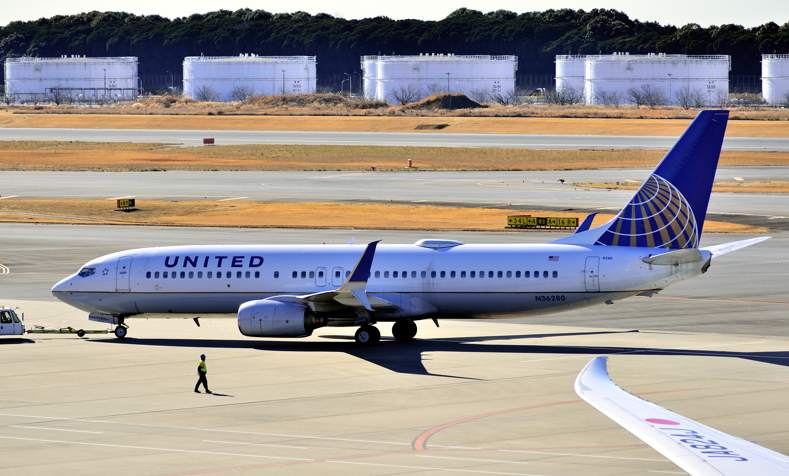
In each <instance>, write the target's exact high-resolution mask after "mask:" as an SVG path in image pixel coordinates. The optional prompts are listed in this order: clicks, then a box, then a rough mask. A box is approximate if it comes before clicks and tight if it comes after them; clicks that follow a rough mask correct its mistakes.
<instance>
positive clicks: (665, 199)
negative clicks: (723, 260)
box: [52, 110, 769, 345]
mask: <svg viewBox="0 0 789 476" xmlns="http://www.w3.org/2000/svg"><path fill="white" fill-rule="evenodd" d="M727 121H728V111H725V110H707V111H702V112H700V113H699V114H698V115H697V117H696V118H695V119H694V120H693V122H692V123H691V124H690V126H689V127H688V129H687V130H686V131H685V132H684V134H683V135H682V136H681V137H680V139H679V140H678V141H677V143H676V144H675V145H674V146H673V147H672V148H671V149H670V150H669V152H668V153H667V154H666V156H665V157H664V158H663V160H662V161H661V162H660V163H659V165H658V166H657V168H656V169H655V170H654V172H653V173H652V174H650V176H649V177H648V178H647V179H646V181H645V182H644V183H643V184H642V185H641V187H640V188H639V190H638V191H637V192H636V194H635V196H634V197H633V198H632V200H631V201H630V202H629V203H628V204H627V205H626V206H625V207H624V208H623V209H622V210H621V211H620V212H619V213H618V214H617V215H616V216H615V217H614V218H612V219H611V220H610V221H608V222H607V223H605V224H603V225H602V226H598V227H594V228H593V227H592V226H591V224H592V220H593V218H594V214H592V215H589V216H588V217H586V219H585V220H584V221H583V223H581V225H580V226H579V227H578V229H577V230H576V231H575V233H573V234H572V235H569V236H566V237H563V238H560V239H558V240H555V241H553V242H550V243H546V244H463V243H461V242H459V241H453V240H445V239H423V240H419V241H417V242H416V243H414V244H410V245H409V244H393V245H379V242H378V241H374V242H372V243H369V244H367V245H366V246H364V245H309V246H302V245H276V246H274V245H244V246H236V245H233V246H174V247H157V248H142V249H133V250H128V251H122V252H119V253H112V254H109V255H106V256H101V257H99V258H96V259H94V260H91V261H89V262H87V263H85V264H84V265H83V266H82V267H81V268H80V269H79V271H77V272H76V273H75V274H73V275H71V276H68V277H66V278H64V279H63V280H61V281H59V282H58V283H56V284H55V285H54V286H53V287H52V293H53V294H54V295H55V296H56V297H57V298H58V299H60V300H61V301H63V302H66V303H68V304H70V305H72V306H74V307H77V308H79V309H81V310H84V311H86V312H88V313H89V319H90V320H93V321H97V322H104V323H109V324H111V325H115V326H116V327H115V336H116V337H118V338H120V339H122V338H124V337H125V336H126V335H127V331H128V324H127V321H128V320H129V319H130V318H133V317H137V316H143V317H176V316H182V317H191V318H193V319H195V323H197V324H198V325H199V320H198V318H199V317H211V316H213V315H221V316H228V315H230V316H233V315H234V316H235V317H236V319H237V324H238V328H239V330H240V332H241V333H242V334H243V335H246V336H250V337H306V336H309V335H311V334H312V332H313V330H315V329H317V328H320V327H323V326H336V327H341V326H348V327H357V328H358V329H357V330H356V333H355V336H354V338H355V340H356V342H358V343H359V344H363V345H373V344H376V343H378V342H379V340H380V336H381V334H380V331H379V330H378V328H377V327H376V326H375V324H377V323H380V322H392V323H393V325H392V335H393V337H394V338H395V340H397V341H409V340H411V339H413V338H414V337H415V335H416V333H417V325H416V323H415V321H418V320H425V319H432V320H433V321H434V322H435V324H436V325H438V319H446V318H490V317H501V316H507V315H513V314H515V315H518V316H521V315H524V314H526V313H532V314H534V313H548V312H557V311H563V310H567V309H573V308H579V307H584V306H590V305H594V304H599V303H604V302H606V303H611V302H613V301H615V300H619V299H624V298H627V297H630V296H634V295H646V296H651V295H653V294H654V293H656V292H658V291H660V290H662V289H664V288H665V287H666V286H669V285H670V284H672V283H675V282H678V281H682V280H685V279H688V278H691V277H694V276H697V275H700V274H703V273H705V272H706V271H707V270H708V268H709V267H710V264H711V262H712V259H713V258H716V257H718V256H722V255H724V254H727V253H730V252H732V251H735V250H738V249H741V248H744V247H747V246H751V245H753V244H756V243H758V242H760V241H763V240H766V239H768V238H769V237H757V238H752V239H748V240H741V241H736V242H731V243H726V244H723V245H717V246H707V247H700V246H699V245H700V240H701V236H702V229H703V226H704V218H705V216H706V212H707V205H708V202H709V198H710V193H711V190H712V184H713V180H714V178H715V171H716V168H717V164H718V158H719V156H720V151H721V145H722V142H723V137H724V133H725V130H726V124H727Z"/></svg>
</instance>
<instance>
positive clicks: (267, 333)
mask: <svg viewBox="0 0 789 476" xmlns="http://www.w3.org/2000/svg"><path fill="white" fill-rule="evenodd" d="M325 325H326V320H325V319H322V318H320V317H318V316H316V315H315V314H314V313H313V312H312V311H311V310H310V309H309V308H308V307H306V306H304V305H302V304H300V303H295V302H281V301H275V300H273V299H261V300H258V301H248V302H245V303H243V304H242V305H241V306H240V307H239V308H238V330H239V331H241V333H242V334H244V335H245V336H249V337H307V336H308V335H310V334H312V331H313V330H314V329H317V328H318V327H323V326H325Z"/></svg>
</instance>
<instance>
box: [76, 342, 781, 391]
mask: <svg viewBox="0 0 789 476" xmlns="http://www.w3.org/2000/svg"><path fill="white" fill-rule="evenodd" d="M633 332H638V331H637V330H629V331H596V332H568V333H556V334H525V335H506V336H481V337H460V338H454V339H451V338H449V339H426V340H421V339H418V340H414V341H411V342H394V341H392V340H388V339H387V340H382V341H381V343H380V344H379V345H377V346H375V347H359V345H358V344H356V343H355V342H352V339H353V338H352V337H346V336H323V337H324V338H327V339H337V340H346V339H347V340H348V341H345V342H328V341H324V342H315V341H290V342H286V341H255V340H239V339H230V340H219V339H205V340H203V339H137V338H126V339H124V340H117V339H112V340H110V339H91V340H90V342H94V343H103V344H114V345H152V346H166V347H195V348H202V349H205V348H216V349H257V350H263V351H278V352H345V353H346V354H349V355H352V356H354V357H357V358H359V359H362V360H365V361H367V362H370V363H372V364H375V365H378V366H381V367H383V368H385V369H388V370H391V371H393V372H397V373H403V374H414V375H430V376H436V377H452V378H468V377H460V376H454V375H442V374H436V373H431V372H429V371H428V370H427V369H426V368H425V366H424V364H423V360H424V357H423V356H424V355H425V354H429V353H431V352H478V353H511V354H578V355H601V354H608V355H613V354H640V355H682V356H699V357H731V358H739V359H747V360H753V361H756V362H764V363H768V364H773V365H783V366H789V351H775V352H730V351H713V350H693V349H661V348H650V347H608V346H579V345H530V344H509V343H508V344H498V343H485V342H489V341H502V340H523V339H541V338H550V337H566V336H585V335H601V334H626V333H633ZM472 380H476V379H472Z"/></svg>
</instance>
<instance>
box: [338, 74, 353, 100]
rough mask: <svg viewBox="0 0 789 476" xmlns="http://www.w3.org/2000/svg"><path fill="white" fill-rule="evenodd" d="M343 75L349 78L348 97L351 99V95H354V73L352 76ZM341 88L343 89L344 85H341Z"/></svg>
mask: <svg viewBox="0 0 789 476" xmlns="http://www.w3.org/2000/svg"><path fill="white" fill-rule="evenodd" d="M342 74H343V76H346V77H347V78H348V97H351V95H352V94H353V73H350V74H349V73H342ZM344 82H345V80H343V83H344ZM340 88H342V85H340Z"/></svg>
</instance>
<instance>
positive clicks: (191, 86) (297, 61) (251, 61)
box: [183, 54, 317, 101]
mask: <svg viewBox="0 0 789 476" xmlns="http://www.w3.org/2000/svg"><path fill="white" fill-rule="evenodd" d="M315 66H316V59H315V57H314V56H257V55H244V54H242V55H239V56H187V57H186V58H184V64H183V68H184V69H183V75H184V84H183V86H184V96H186V97H188V98H191V99H195V100H198V101H234V100H243V99H246V98H247V97H250V96H274V95H277V94H302V93H314V92H315V90H316V84H317V80H316V77H315V72H316V71H315Z"/></svg>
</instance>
